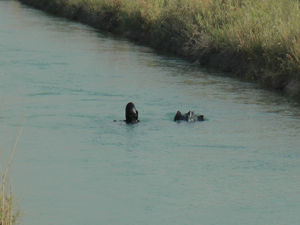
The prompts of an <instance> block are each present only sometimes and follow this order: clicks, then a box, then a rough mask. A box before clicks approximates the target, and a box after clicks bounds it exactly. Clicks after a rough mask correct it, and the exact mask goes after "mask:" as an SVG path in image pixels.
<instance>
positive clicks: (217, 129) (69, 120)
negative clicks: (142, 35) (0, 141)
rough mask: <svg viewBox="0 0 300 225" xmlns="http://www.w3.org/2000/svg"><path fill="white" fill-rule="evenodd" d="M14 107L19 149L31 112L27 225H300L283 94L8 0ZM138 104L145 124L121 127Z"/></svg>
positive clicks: (2, 88) (4, 17)
mask: <svg viewBox="0 0 300 225" xmlns="http://www.w3.org/2000/svg"><path fill="white" fill-rule="evenodd" d="M0 96H1V98H2V102H3V103H4V106H5V123H6V131H5V133H6V146H7V149H8V150H9V148H10V146H12V142H13V136H14V132H15V130H16V127H17V126H18V117H19V115H20V114H21V111H22V104H23V102H24V109H23V114H21V120H23V119H24V118H25V115H27V116H26V124H25V127H24V130H23V132H22V135H21V138H20V141H19V143H18V149H17V152H16V154H15V161H14V167H13V168H14V171H13V181H14V183H13V184H14V194H15V195H16V196H17V197H19V198H21V202H20V207H21V208H22V209H23V210H24V211H25V212H26V214H27V216H26V217H25V218H24V224H32V225H35V224H36V225H37V224H43V225H48V224H49V225H50V224H51V225H52V224H72V225H75V224H80V225H82V224H120V225H125V224H128V225H139V224H149V225H150V224H163V225H167V224H172V225H174V224H178V225H183V224H188V225H192V224H195V225H196V224H228V225H233V224H272V225H274V224H299V223H300V214H299V211H300V193H299V191H300V180H299V177H300V164H299V160H300V147H299V146H300V139H299V131H300V125H299V121H300V114H299V103H298V102H296V101H294V100H291V99H287V98H284V97H283V96H281V95H280V94H278V93H276V92H270V91H267V90H263V89H260V88H259V87H258V86H257V85H255V84H249V83H245V82H241V81H238V80H237V79H234V78H231V77H229V76H228V74H222V73H219V72H216V71H213V70H210V69H207V68H199V67H198V66H197V65H194V64H191V63H189V62H186V61H183V60H180V59H178V58H176V57H171V56H167V55H164V54H159V53H157V52H155V51H154V50H151V49H149V48H147V47H144V46H139V45H136V44H134V43H131V42H129V41H127V40H126V39H122V38H117V37H114V36H112V35H111V34H109V33H102V32H98V31H96V30H94V29H92V28H89V27H87V26H85V25H81V24H78V23H74V22H70V21H67V20H65V19H62V18H57V17H53V16H50V15H47V14H45V13H43V12H40V11H37V10H34V9H32V8H29V7H27V6H24V5H22V4H20V3H18V2H17V1H0ZM129 101H132V102H134V103H135V105H136V107H137V109H138V110H139V119H140V121H141V122H140V123H138V124H134V125H126V124H124V123H114V122H113V120H123V119H124V118H125V117H124V110H125V106H126V104H127V102H129ZM177 110H180V111H182V112H187V111H188V110H193V111H195V112H196V113H198V114H204V116H205V117H206V119H207V121H204V122H199V123H184V122H182V123H176V122H173V117H174V115H175V113H176V111H177ZM2 112H3V111H2ZM2 115H3V114H2ZM2 115H1V116H2ZM2 122H3V120H2ZM2 124H3V123H2ZM19 124H20V123H19ZM1 128H3V126H1ZM3 130H4V129H1V136H2V137H3V133H4V131H3Z"/></svg>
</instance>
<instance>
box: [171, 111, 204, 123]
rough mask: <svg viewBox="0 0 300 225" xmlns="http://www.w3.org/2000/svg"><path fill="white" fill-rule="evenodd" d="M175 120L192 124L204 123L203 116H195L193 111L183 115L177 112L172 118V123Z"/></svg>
mask: <svg viewBox="0 0 300 225" xmlns="http://www.w3.org/2000/svg"><path fill="white" fill-rule="evenodd" d="M177 120H185V121H188V122H193V121H204V116H203V115H199V116H197V115H196V114H195V113H194V111H188V112H187V113H185V114H183V115H182V114H181V112H180V111H177V113H176V115H175V117H174V121H177Z"/></svg>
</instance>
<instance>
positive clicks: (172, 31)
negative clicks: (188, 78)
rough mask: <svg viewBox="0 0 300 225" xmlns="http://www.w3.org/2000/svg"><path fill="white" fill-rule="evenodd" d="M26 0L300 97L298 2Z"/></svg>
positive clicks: (266, 0)
mask: <svg viewBox="0 0 300 225" xmlns="http://www.w3.org/2000/svg"><path fill="white" fill-rule="evenodd" d="M20 1H21V2H24V3H26V4H29V5H33V6H35V7H37V8H40V9H43V10H45V11H48V12H50V13H53V14H56V15H59V16H63V17H67V18H69V19H72V20H78V21H81V22H83V23H87V24H89V25H91V26H94V27H96V28H99V29H103V30H108V31H112V32H114V33H119V34H122V35H125V36H127V37H129V38H131V39H134V40H137V41H139V42H141V43H144V44H147V45H150V46H151V47H154V48H157V49H161V50H165V51H168V52H172V53H174V54H177V55H180V56H182V57H185V58H188V59H190V60H192V61H197V62H199V63H201V64H205V65H210V66H213V67H217V68H219V69H221V70H223V71H230V72H233V73H235V74H237V75H239V76H242V77H245V78H247V79H249V80H252V81H255V82H260V83H263V84H265V85H268V86H272V87H274V88H277V89H289V88H290V89H293V93H294V94H297V95H298V96H299V93H300V86H297V84H299V82H298V81H299V80H300V42H299V38H300V29H299V28H300V3H299V1H298V0H20ZM293 82H294V84H295V85H294V86H292V83H293ZM297 82H298V83H297Z"/></svg>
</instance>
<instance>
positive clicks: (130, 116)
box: [125, 102, 139, 123]
mask: <svg viewBox="0 0 300 225" xmlns="http://www.w3.org/2000/svg"><path fill="white" fill-rule="evenodd" d="M138 115H139V112H138V111H137V109H136V108H135V105H134V104H133V103H132V102H129V103H128V104H127V105H126V108H125V117H126V120H125V121H126V123H137V122H139V120H138Z"/></svg>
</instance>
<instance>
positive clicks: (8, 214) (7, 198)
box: [0, 111, 25, 225]
mask: <svg viewBox="0 0 300 225" xmlns="http://www.w3.org/2000/svg"><path fill="white" fill-rule="evenodd" d="M0 118H1V119H2V122H3V127H4V137H3V141H2V143H1V145H0V153H1V154H0V172H1V182H0V185H1V186H0V225H13V224H17V223H18V222H19V221H20V219H21V218H22V216H23V213H22V211H21V210H18V209H17V206H16V203H15V198H14V195H13V188H12V187H13V186H12V178H11V177H10V175H11V174H10V173H11V166H12V160H13V155H14V153H15V150H16V147H17V144H18V141H19V138H20V135H21V132H22V130H23V127H24V123H25V120H24V123H23V125H22V126H21V128H20V130H18V129H17V130H16V133H15V137H14V141H13V146H12V148H11V151H10V154H9V155H8V156H6V155H5V153H6V150H5V148H6V138H5V135H6V126H5V121H4V119H5V116H2V115H1V111H0Z"/></svg>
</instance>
